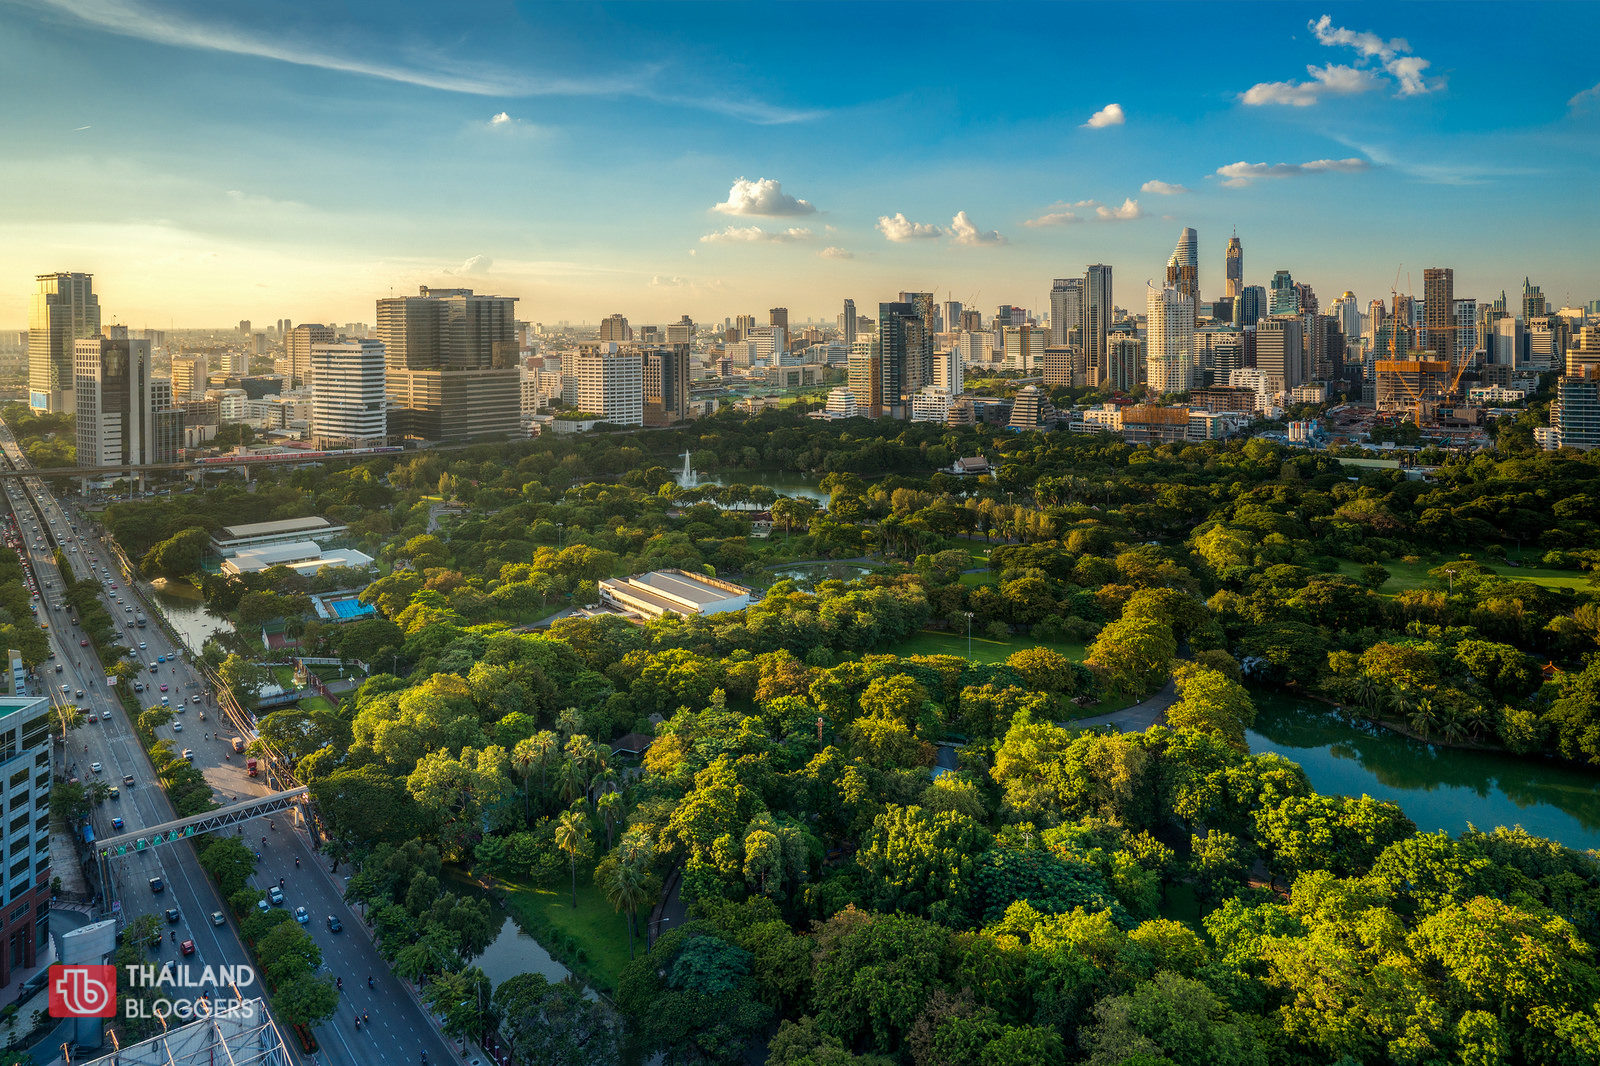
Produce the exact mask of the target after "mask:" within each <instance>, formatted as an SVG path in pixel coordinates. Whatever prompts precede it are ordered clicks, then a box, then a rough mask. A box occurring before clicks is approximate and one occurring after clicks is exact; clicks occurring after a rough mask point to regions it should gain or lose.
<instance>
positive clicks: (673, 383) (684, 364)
mask: <svg viewBox="0 0 1600 1066" xmlns="http://www.w3.org/2000/svg"><path fill="white" fill-rule="evenodd" d="M688 417H689V349H688V347H687V346H685V345H671V346H669V347H666V348H649V349H646V350H645V353H644V421H645V425H647V426H649V425H662V426H666V425H671V424H672V423H674V422H681V421H683V420H684V419H685V418H688Z"/></svg>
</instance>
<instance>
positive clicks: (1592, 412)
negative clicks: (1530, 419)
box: [1540, 370, 1600, 451]
mask: <svg viewBox="0 0 1600 1066" xmlns="http://www.w3.org/2000/svg"><path fill="white" fill-rule="evenodd" d="M1540 432H1541V433H1542V434H1543V439H1544V440H1545V442H1546V443H1545V446H1546V447H1547V448H1576V449H1578V450H1579V451H1591V450H1593V449H1595V448H1600V370H1590V371H1587V372H1585V373H1583V374H1576V375H1574V374H1568V375H1566V376H1565V377H1563V378H1562V379H1561V380H1560V381H1558V382H1556V396H1555V399H1554V400H1553V401H1551V404H1550V428H1549V429H1548V430H1541V431H1540Z"/></svg>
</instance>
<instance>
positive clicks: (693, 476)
mask: <svg viewBox="0 0 1600 1066" xmlns="http://www.w3.org/2000/svg"><path fill="white" fill-rule="evenodd" d="M699 484H700V475H699V474H697V473H695V472H694V470H693V468H691V467H690V466H689V449H687V448H685V449H684V450H683V469H682V470H680V471H678V487H679V488H681V489H692V488H696V487H697V486H698V485H699Z"/></svg>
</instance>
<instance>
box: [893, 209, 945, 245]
mask: <svg viewBox="0 0 1600 1066" xmlns="http://www.w3.org/2000/svg"><path fill="white" fill-rule="evenodd" d="M878 232H879V233H882V234H883V235H884V236H885V237H887V238H889V240H891V241H895V242H897V243H898V242H900V241H916V240H926V239H929V238H932V237H938V236H940V235H941V234H943V232H944V231H943V230H942V229H940V228H939V227H938V226H937V225H935V224H934V223H932V222H912V221H911V220H910V219H908V218H906V216H905V215H904V214H902V213H900V212H896V213H895V215H894V217H892V218H891V217H890V216H888V215H883V216H880V217H879V219H878Z"/></svg>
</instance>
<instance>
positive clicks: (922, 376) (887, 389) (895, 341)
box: [878, 296, 933, 418]
mask: <svg viewBox="0 0 1600 1066" xmlns="http://www.w3.org/2000/svg"><path fill="white" fill-rule="evenodd" d="M929 299H930V300H931V299H932V297H931V296H929ZM923 323H924V320H923V316H922V314H921V309H919V308H918V307H917V306H916V304H914V303H911V302H909V301H897V302H895V303H881V304H879V305H878V341H879V353H880V354H879V364H880V366H881V377H880V387H881V388H882V390H883V391H882V398H881V399H880V400H879V404H880V405H881V407H882V408H883V410H884V413H885V414H888V415H890V416H891V417H893V418H905V417H906V415H907V413H908V412H909V411H910V404H911V394H912V393H914V392H916V391H917V390H918V389H920V388H922V386H923V385H926V384H927V383H928V382H929V381H931V380H932V378H933V335H932V334H930V333H929V332H928V331H927V327H926V326H925V325H924V324H923Z"/></svg>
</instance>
